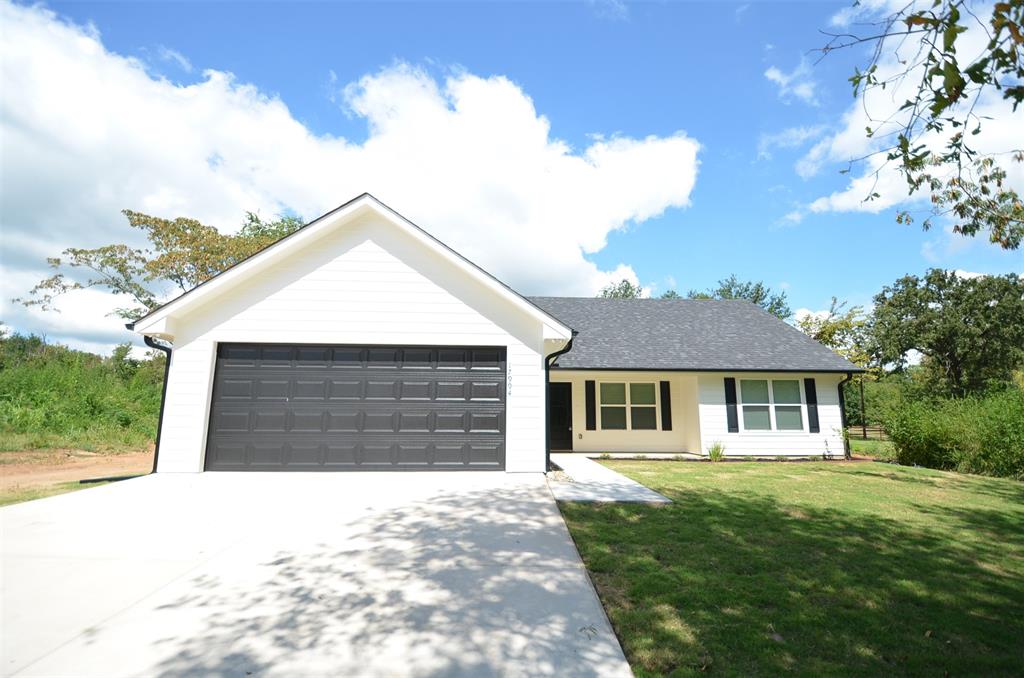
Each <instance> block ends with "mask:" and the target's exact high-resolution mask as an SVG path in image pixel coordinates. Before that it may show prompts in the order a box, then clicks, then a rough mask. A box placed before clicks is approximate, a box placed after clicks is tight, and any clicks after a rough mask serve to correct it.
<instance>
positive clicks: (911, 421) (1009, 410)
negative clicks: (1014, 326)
mask: <svg viewBox="0 0 1024 678" xmlns="http://www.w3.org/2000/svg"><path fill="white" fill-rule="evenodd" d="M885 428H886V431H887V432H888V434H889V437H890V439H891V440H892V444H893V447H894V448H895V457H896V461H898V462H899V463H901V464H915V465H918V466H927V467H929V468H937V469H947V470H955V471H960V472H963V473H977V474H981V475H990V476H1003V477H1007V478H1016V479H1024V389H1019V388H1009V389H1007V390H1004V391H999V392H995V393H992V394H989V395H987V396H985V397H981V398H963V399H957V400H940V401H935V402H927V401H917V402H907V403H905V404H904V405H903V407H901V408H899V409H896V410H894V411H893V412H891V413H890V414H889V416H888V418H887V421H886V424H885Z"/></svg>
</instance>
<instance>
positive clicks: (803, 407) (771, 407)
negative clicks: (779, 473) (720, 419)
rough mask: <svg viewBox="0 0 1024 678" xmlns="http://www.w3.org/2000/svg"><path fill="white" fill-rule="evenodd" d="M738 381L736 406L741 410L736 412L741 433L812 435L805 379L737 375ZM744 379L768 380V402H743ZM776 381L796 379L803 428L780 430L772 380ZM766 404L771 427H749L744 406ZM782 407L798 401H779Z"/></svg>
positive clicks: (794, 405) (794, 404)
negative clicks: (745, 418)
mask: <svg viewBox="0 0 1024 678" xmlns="http://www.w3.org/2000/svg"><path fill="white" fill-rule="evenodd" d="M736 381H737V382H738V383H737V384H736V391H737V393H736V400H737V401H738V402H737V403H736V407H737V408H738V409H739V411H738V412H737V413H736V414H737V416H736V418H737V419H738V420H739V425H740V433H743V434H746V435H801V434H805V435H810V431H809V430H808V423H807V395H806V394H805V393H804V380H803V379H800V378H799V377H737V378H736ZM744 381H767V382H768V402H767V403H744V402H743V382H744ZM775 381H795V382H796V384H797V388H798V389H800V405H799V407H800V425H801V428H799V429H795V428H789V429H783V430H780V429H779V427H778V424H777V423H776V422H775V387H774V386H773V385H772V382H775ZM744 405H752V406H755V407H756V406H762V407H763V406H764V405H768V422H769V424H770V425H771V428H770V429H768V430H765V429H762V428H752V429H748V428H747V427H746V424H745V423H744V421H743V406H744ZM779 405H780V406H781V407H797V404H796V403H779Z"/></svg>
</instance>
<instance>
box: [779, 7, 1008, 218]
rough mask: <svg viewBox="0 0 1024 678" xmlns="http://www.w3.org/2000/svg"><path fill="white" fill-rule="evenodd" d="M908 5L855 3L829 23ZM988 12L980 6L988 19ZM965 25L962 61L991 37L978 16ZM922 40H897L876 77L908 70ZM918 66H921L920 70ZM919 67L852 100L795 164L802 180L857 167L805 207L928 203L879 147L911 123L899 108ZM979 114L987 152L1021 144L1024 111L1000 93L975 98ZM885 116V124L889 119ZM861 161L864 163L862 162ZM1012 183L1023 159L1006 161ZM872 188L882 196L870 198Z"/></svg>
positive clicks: (979, 141) (979, 146) (935, 139)
mask: <svg viewBox="0 0 1024 678" xmlns="http://www.w3.org/2000/svg"><path fill="white" fill-rule="evenodd" d="M904 4H905V3H903V2H896V1H895V0H871V1H870V2H864V3H860V4H859V5H858V6H857V7H855V8H850V9H846V10H843V11H842V12H840V13H838V14H836V15H835V16H834V17H833V19H832V22H833V24H834V25H837V26H840V27H844V26H848V25H849V24H851V23H853V22H868V21H872V20H877V19H879V18H880V17H881V16H884V15H886V14H889V13H890V12H892V11H895V10H897V9H902V7H903V5H904ZM985 11H986V10H985V9H984V8H981V9H978V10H977V13H978V15H979V16H984V14H985ZM965 23H966V25H967V26H968V30H967V31H966V32H965V33H964V34H963V35H961V37H960V38H959V40H958V41H957V52H958V57H959V58H960V60H961V61H962V62H963V63H969V62H970V61H973V59H974V57H975V56H976V55H978V54H980V53H981V52H982V50H983V49H984V48H985V45H986V43H987V41H988V37H987V35H986V33H985V30H984V29H983V27H981V26H979V25H978V24H977V23H976V22H974V21H965ZM919 44H920V43H919V42H916V41H915V39H914V36H909V37H907V38H906V39H905V40H902V39H892V40H891V44H890V45H887V48H886V54H885V56H884V57H883V58H882V59H881V60H880V62H879V64H878V71H877V74H876V75H877V77H878V78H879V80H888V79H890V78H892V76H894V75H896V74H898V73H901V72H902V71H904V70H905V69H906V63H905V62H906V60H907V59H908V58H909V57H910V56H912V55H913V54H915V53H916V52H917V49H918V47H919ZM919 68H920V67H919ZM918 82H920V72H919V71H914V72H911V74H910V75H909V76H908V77H906V78H904V79H902V80H898V81H896V82H894V83H892V82H891V83H890V85H889V86H888V87H886V88H885V89H884V90H883V89H880V88H876V89H873V90H870V91H869V92H868V96H867V99H866V100H865V101H860V100H858V101H855V102H854V103H851V104H850V106H849V108H848V109H847V110H846V111H845V112H844V113H843V116H842V118H841V121H840V124H839V125H838V126H837V128H836V131H835V132H834V133H832V134H829V135H828V136H825V137H824V138H822V139H821V140H820V141H819V142H818V143H816V144H815V145H814V146H812V147H811V149H810V150H809V151H808V152H807V153H806V154H805V155H804V156H803V157H802V158H801V159H800V160H799V161H798V162H797V165H796V171H797V173H798V174H799V175H800V176H802V177H804V178H808V177H812V176H814V175H816V174H818V173H819V172H820V171H821V170H822V169H823V168H825V167H834V168H837V169H839V168H842V169H845V168H846V167H847V166H848V163H849V162H850V161H858V160H859V162H856V163H855V165H854V166H853V168H852V169H853V171H852V172H851V174H850V179H849V181H848V182H847V185H846V186H845V187H844V188H842V189H840V190H838V191H835V192H833V193H830V194H829V195H823V196H820V197H818V198H817V199H815V200H814V201H812V202H811V203H810V204H809V205H807V206H806V209H807V210H809V211H810V212H870V213H878V212H881V211H883V210H886V209H889V208H892V207H895V206H902V205H908V204H913V203H917V202H923V201H925V200H926V199H927V194H926V193H924V192H918V193H917V194H914V195H911V194H908V191H907V185H906V182H905V181H904V179H903V178H902V177H901V176H900V175H899V174H898V172H897V171H896V169H895V166H894V165H893V164H892V163H887V162H886V160H885V154H884V153H878V151H880V150H881V149H883V148H885V147H886V146H888V145H890V144H891V143H892V136H891V135H892V133H893V132H894V131H896V130H898V129H899V128H900V127H901V126H902V124H903V122H904V121H905V120H906V113H905V112H900V111H899V110H898V109H899V108H900V106H901V105H902V104H903V102H904V101H906V100H907V99H910V98H912V97H913V96H914V89H915V88H916V83H918ZM974 113H975V114H976V115H977V116H979V117H980V118H981V119H982V121H983V122H982V130H981V133H980V134H979V135H977V136H973V137H971V145H972V147H973V148H974V149H975V150H977V151H980V152H982V153H989V152H1004V151H1007V150H1009V149H1012V148H1015V147H1019V144H1020V130H1021V129H1024V108H1020V109H1018V110H1017V111H1016V112H1014V111H1013V110H1012V107H1011V106H1010V105H1009V104H1008V103H1006V102H1005V101H1004V100H1003V99H1002V97H1001V93H999V92H995V91H992V90H991V89H990V90H988V91H987V92H986V93H985V95H984V96H983V97H982V98H981V99H980V100H979V101H978V102H977V104H976V106H975V108H974ZM880 121H886V122H885V123H884V124H883V123H881V122H880ZM866 127H871V128H872V129H873V130H875V135H874V138H868V137H867V135H866V134H865V128H866ZM944 139H945V137H944V136H940V135H939V134H934V133H933V134H928V135H925V136H923V137H922V139H921V143H924V144H926V145H928V146H931V147H932V148H936V149H937V148H939V147H940V146H941V144H942V143H943V140H944ZM861 159H863V160H861ZM1005 168H1006V170H1007V172H1008V174H1009V177H1008V183H1009V185H1011V186H1013V187H1014V188H1016V189H1017V190H1024V167H1022V166H1021V164H1020V163H1012V162H1011V163H1007V165H1006V167H1005ZM872 192H877V193H878V194H879V196H880V197H878V198H876V199H874V200H865V198H867V196H869V195H870V194H871V193H872Z"/></svg>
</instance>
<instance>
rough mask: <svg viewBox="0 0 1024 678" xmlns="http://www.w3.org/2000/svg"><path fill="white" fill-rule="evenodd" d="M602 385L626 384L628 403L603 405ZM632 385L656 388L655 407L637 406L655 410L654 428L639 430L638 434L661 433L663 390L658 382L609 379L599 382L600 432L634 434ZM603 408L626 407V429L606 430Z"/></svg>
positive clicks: (598, 419)
mask: <svg viewBox="0 0 1024 678" xmlns="http://www.w3.org/2000/svg"><path fill="white" fill-rule="evenodd" d="M602 384H625V385H626V403H625V404H624V405H603V404H601V385H602ZM632 384H649V385H651V386H653V387H654V404H653V405H637V407H653V408H654V428H639V429H636V430H637V432H638V433H639V432H646V433H655V432H661V430H662V428H661V389H660V388H658V382H657V381H643V380H639V381H629V380H628V379H609V380H607V381H599V382H597V430H598V431H609V432H611V433H617V432H624V431H628V432H632V431H633V417H632V411H631V408H632V407H633V404H632V402H631V400H632V397H631V395H630V388H629V387H630V386H631V385H632ZM602 407H625V408H626V428H607V429H606V428H605V427H604V420H603V418H602V417H601V408H602Z"/></svg>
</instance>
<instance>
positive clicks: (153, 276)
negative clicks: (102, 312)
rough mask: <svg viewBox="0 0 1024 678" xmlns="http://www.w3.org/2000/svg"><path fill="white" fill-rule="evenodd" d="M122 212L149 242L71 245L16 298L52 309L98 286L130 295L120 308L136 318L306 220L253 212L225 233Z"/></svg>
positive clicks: (121, 312) (191, 221) (187, 221)
mask: <svg viewBox="0 0 1024 678" xmlns="http://www.w3.org/2000/svg"><path fill="white" fill-rule="evenodd" d="M123 214H124V215H125V217H127V219H128V224H129V225H130V226H131V227H132V228H137V229H139V230H141V231H142V232H143V233H145V235H146V239H147V240H148V241H149V247H148V248H146V249H139V248H134V247H130V246H128V245H124V244H113V245H104V246H102V247H97V248H95V249H82V248H77V247H72V248H68V249H66V250H64V252H63V253H62V257H53V258H50V259H47V262H48V263H49V264H50V266H51V267H52V268H53V269H54V270H56V271H57V272H56V273H54V274H53V275H52V276H50V277H49V278H46V279H45V280H42V281H40V282H39V283H37V284H36V286H35V287H33V288H32V289H31V290H30V291H29V293H28V298H25V299H15V300H14V301H15V302H20V303H22V304H24V305H25V306H39V307H41V308H43V309H44V310H53V309H54V302H55V300H56V299H57V297H59V296H61V295H64V294H67V293H68V292H72V291H74V290H81V289H86V288H90V287H98V288H101V289H106V290H108V291H110V292H112V293H113V294H115V295H118V296H122V297H127V298H128V299H129V300H130V301H131V303H132V305H131V306H128V307H124V308H119V309H117V310H116V311H115V313H116V314H117V315H119V316H120V317H122V318H125V319H128V320H132V319H135V318H139V317H141V316H143V315H145V314H146V313H148V312H149V311H151V310H153V309H154V308H156V307H157V306H159V305H160V298H161V296H162V294H163V293H164V292H166V289H167V288H168V287H177V288H178V289H179V290H180V291H182V292H186V291H188V290H190V289H192V288H193V287H195V286H196V285H198V284H200V283H202V282H204V281H206V280H209V279H210V278H212V277H213V276H215V275H217V274H218V273H220V272H221V271H223V270H224V269H226V268H228V267H230V266H233V265H234V264H237V263H238V262H240V261H242V260H243V259H245V258H246V257H248V256H250V255H252V254H253V253H255V252H258V251H259V250H261V249H263V248H264V247H267V246H268V245H270V244H272V243H274V242H276V241H277V240H279V239H280V238H283V237H284V236H286V235H288V234H289V233H291V232H293V231H295V230H296V229H298V228H300V227H301V226H302V221H301V220H299V219H298V218H297V217H292V216H286V217H279V218H278V219H276V220H274V221H269V222H267V221H263V220H262V219H260V217H259V216H258V215H256V214H254V213H252V212H249V213H247V214H246V219H245V223H244V224H243V225H242V228H241V229H240V230H239V231H238V232H237V233H235V234H224V233H221V232H220V231H218V230H217V229H216V228H214V227H213V226H207V225H205V224H201V223H199V222H198V221H197V220H195V219H188V218H184V217H179V218H177V219H162V218H159V217H153V216H150V215H148V214H142V213H141V212H133V211H131V210H124V212H123ZM79 271H81V272H84V273H85V275H84V276H82V275H81V274H79V273H78V272H79ZM72 272H74V273H72Z"/></svg>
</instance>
